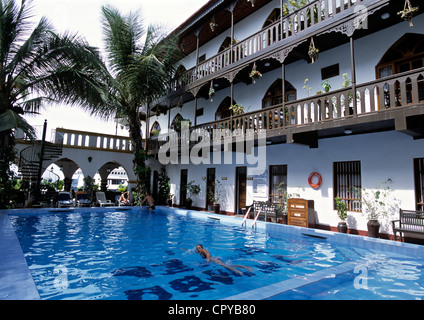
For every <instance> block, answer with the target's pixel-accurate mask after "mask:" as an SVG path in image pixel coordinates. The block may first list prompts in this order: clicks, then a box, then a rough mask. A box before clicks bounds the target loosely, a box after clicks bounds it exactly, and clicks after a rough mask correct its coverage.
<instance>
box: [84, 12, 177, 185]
mask: <svg viewBox="0 0 424 320" xmlns="http://www.w3.org/2000/svg"><path fill="white" fill-rule="evenodd" d="M102 14H103V16H102V24H103V32H104V36H105V50H106V55H107V62H108V66H109V69H110V71H109V76H108V83H109V88H108V90H107V92H104V97H105V101H104V103H103V105H95V106H89V109H90V110H91V112H92V113H94V114H96V115H98V116H101V117H105V118H114V117H117V118H121V120H123V122H125V123H126V124H127V125H128V126H129V133H130V137H131V140H132V146H133V150H134V170H135V173H136V175H137V182H138V189H139V190H138V191H139V192H140V193H144V192H145V191H147V188H148V179H150V172H149V170H148V169H147V168H146V164H145V161H146V159H147V155H146V152H145V150H144V146H143V140H142V132H141V123H142V121H143V120H144V118H146V119H147V117H148V112H149V109H150V107H151V106H152V104H153V103H154V101H155V100H156V99H158V98H160V97H162V96H163V95H164V94H166V93H167V90H168V88H169V84H170V80H171V77H172V75H173V74H174V72H175V69H174V67H175V64H176V62H177V61H179V60H180V59H181V58H182V51H181V50H180V49H179V47H178V45H177V43H178V42H177V37H176V36H169V37H165V36H164V33H162V32H161V28H160V27H155V26H149V27H147V28H145V27H144V26H143V23H142V19H141V18H140V14H139V12H136V13H129V14H128V15H123V14H121V13H120V12H119V11H118V10H117V9H115V8H112V7H108V6H104V7H102Z"/></svg>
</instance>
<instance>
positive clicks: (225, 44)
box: [218, 37, 231, 53]
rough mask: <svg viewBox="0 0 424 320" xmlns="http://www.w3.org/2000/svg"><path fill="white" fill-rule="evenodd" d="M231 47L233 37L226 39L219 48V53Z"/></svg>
mask: <svg viewBox="0 0 424 320" xmlns="http://www.w3.org/2000/svg"><path fill="white" fill-rule="evenodd" d="M230 47H231V37H226V38H225V39H224V41H222V43H221V46H220V47H219V50H218V53H220V52H222V51H224V50H226V49H228V48H230Z"/></svg>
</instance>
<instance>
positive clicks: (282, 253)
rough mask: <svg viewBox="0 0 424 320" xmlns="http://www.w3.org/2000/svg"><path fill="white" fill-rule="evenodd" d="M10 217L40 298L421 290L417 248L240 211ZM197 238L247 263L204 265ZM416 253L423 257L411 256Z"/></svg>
mask: <svg viewBox="0 0 424 320" xmlns="http://www.w3.org/2000/svg"><path fill="white" fill-rule="evenodd" d="M9 215H10V220H11V222H12V225H13V227H14V229H15V231H16V234H17V236H18V238H19V241H20V244H21V246H22V249H23V251H24V253H25V258H26V260H27V263H28V266H29V268H30V270H31V274H32V276H33V278H34V281H35V283H36V285H37V288H38V291H39V294H40V296H41V298H42V299H51V300H56V299H60V300H62V299H73V300H86V299H93V300H107V299H114V300H117V299H119V300H126V299H129V300H132V299H135V300H139V299H142V300H152V299H153V300H155V299H162V300H174V299H176V300H194V299H202V300H215V299H333V298H336V299H355V300H356V299H358V297H359V298H360V299H386V298H394V299H421V298H422V297H423V296H424V275H423V268H424V254H423V251H422V250H421V248H419V246H408V245H407V244H395V247H394V249H393V250H386V246H387V244H386V242H388V241H385V242H381V243H383V245H380V243H379V241H376V242H375V241H372V242H370V243H371V244H372V245H369V244H368V243H367V244H366V245H361V246H359V247H358V246H354V245H352V241H357V238H362V237H349V236H347V237H344V238H342V240H343V241H340V239H336V240H334V239H333V238H332V237H333V236H334V237H335V238H338V237H339V235H337V234H335V235H333V234H332V233H329V232H319V231H313V230H310V229H303V228H297V227H289V226H281V225H275V224H268V223H260V224H259V226H258V230H254V229H253V230H252V228H251V227H250V225H248V226H247V227H245V228H243V227H241V219H238V218H234V217H231V218H228V217H224V216H218V215H213V214H205V213H197V212H194V211H188V210H175V209H172V208H165V207H158V208H157V209H156V210H155V211H147V210H140V209H138V208H135V209H131V210H126V211H123V210H115V211H113V210H111V209H103V210H87V209H86V211H84V210H81V209H78V210H74V211H70V212H48V213H45V212H41V211H40V212H39V213H29V214H28V213H20V214H17V215H13V214H12V213H9ZM342 237H343V236H342ZM198 243H201V244H203V245H204V247H205V248H206V249H207V250H208V251H209V252H210V253H211V254H212V256H215V257H218V258H219V259H220V260H221V261H222V262H223V263H225V264H227V265H243V266H245V267H248V268H250V270H247V269H244V268H241V267H238V269H239V270H241V271H242V272H243V275H239V274H237V273H234V272H232V271H231V270H228V269H227V268H225V267H222V266H220V265H217V264H215V263H206V262H205V261H204V259H203V258H202V257H200V255H198V254H196V253H195V250H194V247H195V245H196V244H198ZM390 245H393V244H390ZM382 246H384V248H383V250H382V249H381V248H382ZM417 248H418V249H417ZM183 249H184V250H183ZM398 249H400V250H398ZM405 250H406V251H405ZM414 250H415V251H416V250H418V251H417V252H418V253H419V254H418V255H414V256H411V255H410V253H411V252H415V251H414Z"/></svg>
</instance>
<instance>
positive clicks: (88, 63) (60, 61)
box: [0, 0, 106, 205]
mask: <svg viewBox="0 0 424 320" xmlns="http://www.w3.org/2000/svg"><path fill="white" fill-rule="evenodd" d="M16 2H18V1H15V0H0V159H1V161H0V190H3V191H2V192H1V193H0V205H2V203H4V202H5V201H3V200H2V199H3V198H4V197H3V196H4V192H5V191H4V189H5V188H4V187H5V185H6V183H7V182H8V180H9V179H8V178H9V175H8V168H9V165H10V162H11V161H12V160H13V159H12V158H13V157H11V154H12V152H13V135H14V130H15V129H22V130H23V131H24V132H25V133H26V134H27V136H29V137H30V138H34V129H33V128H32V127H31V126H30V125H29V124H28V123H27V121H26V120H25V119H24V118H23V115H24V114H25V113H37V112H38V111H39V110H40V108H41V107H42V106H44V105H46V104H48V103H53V102H58V101H61V102H64V103H67V104H71V105H73V104H78V105H82V106H87V105H90V106H98V105H99V104H101V103H102V102H103V99H102V98H103V97H102V93H103V92H104V87H105V86H106V83H105V82H104V81H99V79H106V77H104V76H102V74H103V71H104V66H103V63H102V60H101V58H100V54H99V52H98V51H97V50H96V49H94V48H91V47H90V46H89V45H88V44H87V43H86V42H85V41H83V40H82V39H80V38H79V37H77V36H76V35H70V34H65V35H57V34H56V33H55V32H54V31H53V28H52V26H51V25H50V24H49V22H48V21H47V20H46V19H44V18H42V19H41V20H40V21H39V22H38V24H36V25H34V24H33V23H32V22H31V21H30V19H31V5H30V3H31V1H30V0H29V1H28V0H22V2H21V4H20V6H19V5H18V4H17V3H16Z"/></svg>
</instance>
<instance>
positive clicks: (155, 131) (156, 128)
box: [150, 121, 160, 137]
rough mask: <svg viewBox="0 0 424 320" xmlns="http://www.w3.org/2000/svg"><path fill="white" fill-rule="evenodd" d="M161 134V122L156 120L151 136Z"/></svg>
mask: <svg viewBox="0 0 424 320" xmlns="http://www.w3.org/2000/svg"><path fill="white" fill-rule="evenodd" d="M159 134H160V124H159V122H157V121H155V123H153V125H152V128H151V129H150V136H151V137H155V136H158V135H159Z"/></svg>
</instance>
